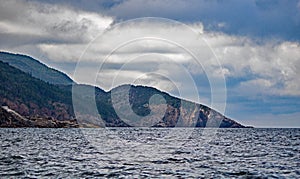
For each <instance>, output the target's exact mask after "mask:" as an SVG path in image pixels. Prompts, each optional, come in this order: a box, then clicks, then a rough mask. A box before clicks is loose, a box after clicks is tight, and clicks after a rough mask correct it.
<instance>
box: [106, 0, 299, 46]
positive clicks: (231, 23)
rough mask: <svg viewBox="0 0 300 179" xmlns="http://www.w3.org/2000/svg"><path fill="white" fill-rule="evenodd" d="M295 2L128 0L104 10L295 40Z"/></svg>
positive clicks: (297, 16)
mask: <svg viewBox="0 0 300 179" xmlns="http://www.w3.org/2000/svg"><path fill="white" fill-rule="evenodd" d="M297 4H299V2H298V1H297V0H291V1H279V0H271V1H270V0H260V1H239V0H230V1H218V0H212V1H205V0H201V1H199V0H191V1H185V0H175V1H169V0H154V1H147V0H128V1H122V2H121V3H116V4H115V5H114V6H112V7H111V8H110V9H109V10H108V13H109V14H111V15H113V16H116V17H118V18H120V19H131V18H137V17H145V16H154V17H165V18H170V19H175V20H179V21H183V22H188V23H191V22H197V21H201V22H203V24H204V26H205V28H206V30H210V31H211V30H213V31H218V32H223V33H228V34H230V35H243V36H249V37H254V38H265V37H267V38H270V37H271V38H282V39H285V40H297V41H299V40H300V32H299V31H298V30H297V29H299V28H300V20H299V19H300V11H299V8H297V7H299V5H298V6H297Z"/></svg>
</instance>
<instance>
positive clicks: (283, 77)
mask: <svg viewBox="0 0 300 179" xmlns="http://www.w3.org/2000/svg"><path fill="white" fill-rule="evenodd" d="M145 17H156V18H145ZM137 18H138V19H137ZM299 43H300V1H299V0H259V1H254V0H247V1H240V0H226V1H223V0H209V1H208V0H189V1H187V0H186V1H185V0H153V1H148V0H107V1H106V0H95V1H83V0H81V1H80V0H79V1H72V0H65V1H59V0H57V1H56V0H45V1H30V0H26V1H25V0H24V1H22V0H16V1H15V0H10V1H5V0H3V1H1V3H0V50H1V51H8V52H13V53H24V54H27V55H30V56H32V57H34V58H36V59H38V60H40V61H42V62H43V63H46V64H48V65H49V66H51V67H54V68H57V69H59V70H61V71H63V72H65V73H67V74H68V75H69V76H70V77H72V78H74V80H76V81H77V82H80V83H89V84H95V85H97V86H100V87H101V88H103V89H105V90H109V89H111V88H112V87H114V86H117V85H120V84H124V83H135V84H143V85H150V86H154V87H156V88H159V89H161V90H164V91H167V92H169V93H172V94H174V95H177V96H180V97H183V98H186V99H189V100H193V101H197V102H200V103H204V104H206V105H208V106H214V105H212V101H214V100H215V101H216V104H219V103H223V102H224V101H223V100H224V99H226V110H225V111H224V112H225V115H227V116H229V117H231V118H233V119H235V120H237V121H239V122H241V123H243V124H248V125H253V126H256V127H300V117H299V116H300V78H299V76H300V45H299ZM197 53H198V54H197ZM194 54H196V57H195V56H193V55H194ZM74 74H75V75H74ZM76 74H77V75H76ZM222 80H225V81H224V83H222V82H223V81H222ZM194 87H196V89H197V94H195V91H194V90H193V89H195V88H194ZM224 90H225V92H226V93H225V97H224V93H223V91H224ZM212 94H214V95H215V98H214V99H212ZM198 96H199V99H198ZM216 99H220V100H216ZM219 107H220V105H216V108H217V109H218V110H220V111H222V109H221V108H222V105H221V107H220V109H219Z"/></svg>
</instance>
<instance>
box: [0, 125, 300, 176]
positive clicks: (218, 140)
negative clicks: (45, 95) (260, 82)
mask: <svg viewBox="0 0 300 179" xmlns="http://www.w3.org/2000/svg"><path fill="white" fill-rule="evenodd" d="M210 130H211V132H209V131H210ZM204 132H205V131H204V130H203V129H195V130H194V129H175V130H170V129H147V128H127V129H126V128H119V129H84V130H81V129H0V138H1V139H0V141H1V145H0V176H1V177H2V178H14V177H15V178H25V177H31V178H40V177H45V178H65V177H69V178H93V177H95V178H99V177H114V178H115V177H125V178H126V177H129V178H143V177H151V178H153V177H186V178H193V177H208V178H215V177H217V178H220V177H221V178H222V177H224V178H247V177H249V178H252V177H259V178H261V177H262V178H264V177H268V178H299V177H300V129H219V130H218V131H217V133H215V131H214V130H213V129H208V130H207V131H206V132H207V133H204Z"/></svg>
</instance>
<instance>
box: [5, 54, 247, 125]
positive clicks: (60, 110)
mask: <svg viewBox="0 0 300 179" xmlns="http://www.w3.org/2000/svg"><path fill="white" fill-rule="evenodd" d="M0 57H1V56H0ZM72 87H73V88H78V89H79V90H77V92H78V94H75V96H77V100H78V101H79V104H80V106H79V111H78V110H77V111H75V112H76V115H75V114H74V113H75V112H74V109H73V101H72V100H74V99H72ZM88 90H90V91H91V90H92V91H93V92H94V93H95V96H94V95H91V96H88V94H87V93H86V91H88ZM93 97H95V103H96V106H97V111H96V112H95V111H93V110H92V109H91V108H90V107H89V104H88V103H89V99H91V98H93ZM124 97H128V98H124ZM156 97H157V98H156ZM126 100H127V101H126ZM128 100H129V101H128ZM127 103H129V104H127ZM0 106H8V108H9V109H11V110H13V111H16V112H17V113H18V114H20V116H21V118H20V116H16V115H12V114H11V113H7V111H3V108H1V121H0V122H1V123H0V126H2V127H47V126H48V127H63V126H68V127H74V126H76V125H74V120H75V118H77V119H76V120H77V122H78V123H79V125H80V126H83V127H105V126H106V127H130V126H135V127H136V126H141V127H244V126H243V125H241V124H239V123H237V122H236V121H233V120H231V119H229V118H227V117H225V116H223V115H222V114H220V113H218V112H217V111H215V110H213V109H211V108H209V107H207V106H204V105H201V104H196V103H193V102H190V101H186V100H181V99H179V98H176V97H173V96H171V95H169V94H167V93H165V92H162V91H159V90H157V89H155V88H152V87H145V86H132V85H123V86H119V87H116V88H114V89H112V90H111V91H108V92H105V91H103V90H101V89H100V88H96V87H93V86H88V85H79V84H74V83H73V84H72V85H57V84H56V85H55V84H50V83H48V82H45V81H42V80H40V79H37V78H35V77H33V76H31V74H29V73H25V72H23V71H21V70H19V69H17V68H14V67H12V66H10V65H9V64H8V63H3V62H1V60H0ZM99 116H101V119H102V120H100V119H99ZM22 117H23V118H22ZM68 121H69V122H70V124H69V123H68Z"/></svg>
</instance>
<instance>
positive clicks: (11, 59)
mask: <svg viewBox="0 0 300 179" xmlns="http://www.w3.org/2000/svg"><path fill="white" fill-rule="evenodd" d="M0 61H2V62H6V63H8V64H9V65H11V66H13V67H16V68H18V69H20V70H21V71H23V72H25V73H29V74H31V75H32V76H33V77H36V78H38V79H41V80H43V81H46V82H49V83H51V84H64V85H66V84H72V83H74V81H73V80H72V79H71V78H70V77H69V76H68V75H66V74H65V73H63V72H61V71H58V70H56V69H54V68H50V67H48V66H47V65H45V64H43V63H41V62H40V61H38V60H36V59H34V58H32V57H30V56H27V55H23V54H14V53H9V52H3V51H0Z"/></svg>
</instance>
